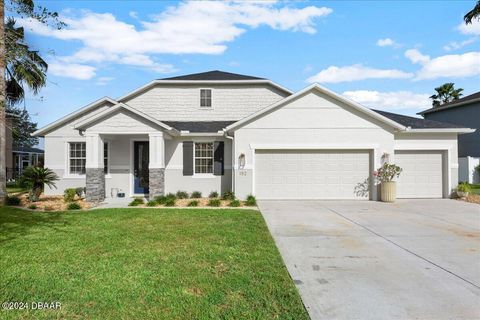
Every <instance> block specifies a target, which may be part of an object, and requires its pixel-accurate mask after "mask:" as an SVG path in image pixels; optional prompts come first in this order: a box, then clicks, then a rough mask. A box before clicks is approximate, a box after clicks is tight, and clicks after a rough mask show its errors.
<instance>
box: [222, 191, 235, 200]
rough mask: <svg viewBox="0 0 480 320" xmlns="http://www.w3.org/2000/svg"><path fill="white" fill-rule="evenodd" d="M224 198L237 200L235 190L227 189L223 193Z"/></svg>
mask: <svg viewBox="0 0 480 320" xmlns="http://www.w3.org/2000/svg"><path fill="white" fill-rule="evenodd" d="M222 199H223V200H235V193H234V192H233V191H225V192H224V193H223V197H222Z"/></svg>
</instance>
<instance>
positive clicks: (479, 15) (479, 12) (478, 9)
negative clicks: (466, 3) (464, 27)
mask: <svg viewBox="0 0 480 320" xmlns="http://www.w3.org/2000/svg"><path fill="white" fill-rule="evenodd" d="M473 19H480V0H478V1H477V4H476V5H475V7H473V9H472V10H470V11H469V12H468V13H467V14H466V15H465V16H464V17H463V20H465V23H466V24H469V23H472V20H473Z"/></svg>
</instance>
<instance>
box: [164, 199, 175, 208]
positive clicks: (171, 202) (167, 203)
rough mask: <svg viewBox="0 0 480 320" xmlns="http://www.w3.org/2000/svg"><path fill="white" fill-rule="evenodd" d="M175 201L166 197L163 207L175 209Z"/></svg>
mask: <svg viewBox="0 0 480 320" xmlns="http://www.w3.org/2000/svg"><path fill="white" fill-rule="evenodd" d="M176 201H177V199H176V198H172V197H170V198H169V197H167V200H166V201H165V207H175V202H176Z"/></svg>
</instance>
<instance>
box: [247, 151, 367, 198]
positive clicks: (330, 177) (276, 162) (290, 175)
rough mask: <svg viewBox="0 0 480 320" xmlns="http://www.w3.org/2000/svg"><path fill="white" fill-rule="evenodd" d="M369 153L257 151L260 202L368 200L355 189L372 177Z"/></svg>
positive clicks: (256, 182) (257, 179) (257, 183)
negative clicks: (263, 200) (277, 200)
mask: <svg viewBox="0 0 480 320" xmlns="http://www.w3.org/2000/svg"><path fill="white" fill-rule="evenodd" d="M369 163H370V154H369V152H368V151H367V150H357V151H350V150H342V151H325V150H324V151H319V150H315V151H313V150H257V153H256V158H255V191H256V195H257V197H258V198H259V199H368V192H367V193H365V194H363V195H359V194H356V192H355V190H356V188H357V187H358V185H359V184H361V183H364V182H365V180H366V179H367V178H368V176H369V171H370V169H369V168H370V167H369Z"/></svg>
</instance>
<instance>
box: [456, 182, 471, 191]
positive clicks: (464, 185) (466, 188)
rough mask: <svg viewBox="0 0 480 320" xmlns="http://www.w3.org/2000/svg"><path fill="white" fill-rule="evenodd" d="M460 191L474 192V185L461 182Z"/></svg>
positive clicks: (458, 188)
mask: <svg viewBox="0 0 480 320" xmlns="http://www.w3.org/2000/svg"><path fill="white" fill-rule="evenodd" d="M457 191H460V192H472V187H471V186H470V185H469V184H468V183H460V184H459V185H458V187H457Z"/></svg>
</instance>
